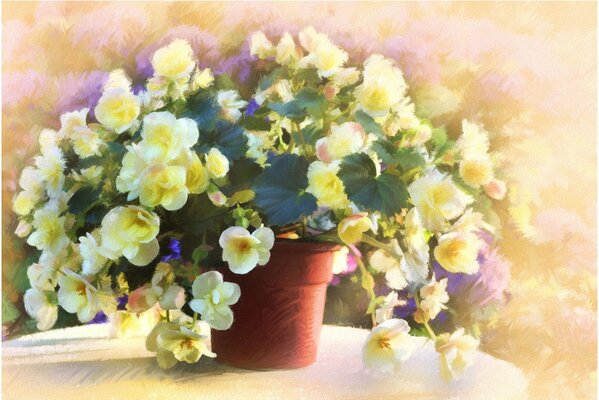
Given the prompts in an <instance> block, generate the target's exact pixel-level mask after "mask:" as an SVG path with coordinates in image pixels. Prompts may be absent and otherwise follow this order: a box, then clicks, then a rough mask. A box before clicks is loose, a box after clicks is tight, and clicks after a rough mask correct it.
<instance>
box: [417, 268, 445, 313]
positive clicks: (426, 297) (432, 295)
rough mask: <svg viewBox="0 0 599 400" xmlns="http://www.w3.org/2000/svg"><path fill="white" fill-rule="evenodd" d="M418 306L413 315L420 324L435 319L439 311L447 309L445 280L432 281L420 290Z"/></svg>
mask: <svg viewBox="0 0 599 400" xmlns="http://www.w3.org/2000/svg"><path fill="white" fill-rule="evenodd" d="M420 298H421V300H420V306H419V307H418V309H417V310H416V312H415V313H414V320H415V321H416V322H418V323H420V324H423V323H425V322H428V321H429V320H431V319H435V318H436V317H437V315H439V313H440V312H441V310H445V309H447V306H446V305H445V303H447V302H448V301H449V296H448V295H447V278H443V279H441V280H440V281H436V280H434V279H433V280H432V281H431V282H429V283H428V284H427V285H425V286H423V287H422V288H420Z"/></svg>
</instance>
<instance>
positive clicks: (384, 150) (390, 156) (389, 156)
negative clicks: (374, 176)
mask: <svg viewBox="0 0 599 400" xmlns="http://www.w3.org/2000/svg"><path fill="white" fill-rule="evenodd" d="M372 150H373V151H374V152H375V153H376V154H377V155H378V156H379V157H380V159H381V160H382V161H383V162H384V163H385V164H387V165H395V164H397V163H398V162H399V160H398V159H397V156H396V155H395V153H396V151H397V148H396V147H395V146H394V145H393V143H391V142H389V141H388V140H385V139H378V140H377V141H375V142H374V143H372Z"/></svg>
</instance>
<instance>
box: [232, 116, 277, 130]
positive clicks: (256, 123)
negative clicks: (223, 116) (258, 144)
mask: <svg viewBox="0 0 599 400" xmlns="http://www.w3.org/2000/svg"><path fill="white" fill-rule="evenodd" d="M239 125H241V126H243V127H244V128H245V129H246V130H248V131H268V130H270V122H268V121H267V120H266V119H265V118H260V117H253V116H252V117H244V118H243V119H242V120H241V121H239Z"/></svg>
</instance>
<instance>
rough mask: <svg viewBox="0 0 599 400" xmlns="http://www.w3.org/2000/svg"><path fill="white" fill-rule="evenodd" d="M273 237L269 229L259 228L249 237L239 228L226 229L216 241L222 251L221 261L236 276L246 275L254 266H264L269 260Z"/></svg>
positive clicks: (246, 232)
mask: <svg viewBox="0 0 599 400" xmlns="http://www.w3.org/2000/svg"><path fill="white" fill-rule="evenodd" d="M274 242H275V235H274V233H273V231H272V230H271V229H270V228H265V227H261V228H258V229H256V230H255V231H254V232H253V233H252V234H251V235H250V233H249V232H248V231H247V229H245V228H242V227H240V226H232V227H230V228H227V229H226V230H225V231H224V232H223V233H222V234H221V235H220V238H219V239H218V244H219V245H220V247H221V248H222V249H223V261H225V262H227V263H228V264H229V268H230V269H231V271H233V272H234V273H236V274H247V273H248V272H250V271H251V270H252V269H254V268H255V267H256V265H265V264H266V263H267V262H268V260H269V259H270V249H272V246H273V245H274Z"/></svg>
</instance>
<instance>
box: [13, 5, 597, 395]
mask: <svg viewBox="0 0 599 400" xmlns="http://www.w3.org/2000/svg"><path fill="white" fill-rule="evenodd" d="M2 11H3V17H2V19H3V21H2V29H3V39H2V74H3V75H2V118H3V124H2V145H3V158H2V192H3V201H2V215H3V221H4V222H3V225H2V229H3V232H2V234H3V239H4V240H3V248H2V258H3V268H2V288H3V291H2V311H3V313H2V314H3V315H2V317H3V321H2V324H3V337H4V338H6V337H10V336H14V335H19V334H23V333H27V332H29V331H30V330H31V329H32V326H33V325H31V323H29V322H28V320H29V318H28V317H27V315H26V314H25V313H24V309H23V304H22V301H21V297H20V296H21V293H23V292H24V290H25V289H27V286H28V282H27V277H26V268H27V266H28V265H29V264H31V262H32V260H31V259H30V258H29V257H30V254H29V253H28V251H27V248H26V247H27V246H26V245H25V244H24V242H23V241H22V240H19V239H18V238H17V237H16V236H15V235H14V230H15V228H16V222H15V221H16V218H15V217H14V215H13V214H12V211H11V204H12V198H13V196H14V193H15V190H16V188H17V182H18V174H19V172H20V169H21V168H22V167H23V166H24V165H25V164H26V163H27V162H28V161H29V160H30V158H31V156H32V155H33V154H34V153H35V152H36V151H37V144H36V143H37V142H36V139H37V134H38V133H39V131H40V130H41V129H42V128H44V127H49V128H54V129H57V128H59V116H60V114H61V113H63V112H65V111H71V110H74V109H79V108H82V107H88V106H90V105H93V104H94V103H95V102H96V101H97V99H98V98H99V95H100V92H99V90H100V88H101V86H102V83H103V82H104V80H105V79H106V77H107V73H108V72H109V71H110V70H112V69H114V68H117V67H123V68H124V69H125V70H126V71H127V73H128V74H129V76H131V77H133V78H134V83H143V81H144V80H145V78H146V77H147V76H148V75H151V73H152V71H151V66H150V63H149V57H150V56H151V54H152V53H153V51H154V50H155V49H157V48H158V47H160V46H161V45H164V44H165V43H168V42H169V41H171V40H172V39H174V38H184V39H187V40H188V41H189V42H190V43H191V44H192V47H193V48H194V51H195V53H196V56H197V58H198V59H199V61H200V64H201V65H202V66H210V67H212V68H213V69H214V70H215V71H216V72H226V73H229V74H231V75H232V76H234V78H235V79H237V80H239V81H243V80H244V79H247V77H248V75H249V69H250V66H251V58H250V56H249V51H248V45H247V37H248V33H250V32H252V31H255V30H263V31H264V32H265V33H267V35H269V36H270V37H274V38H276V37H279V36H280V35H281V33H282V32H284V31H289V32H290V33H292V34H296V33H297V32H298V31H299V30H301V29H302V28H304V27H306V26H308V25H313V26H314V27H315V28H316V29H317V30H319V31H322V32H325V33H327V34H329V36H330V37H331V38H332V39H333V41H335V42H336V43H337V44H338V45H340V46H341V47H344V48H345V49H346V50H347V51H348V53H349V54H350V59H351V61H353V62H360V61H362V60H363V59H364V58H365V57H367V56H368V55H369V54H372V53H375V52H377V53H382V54H384V55H386V56H388V57H391V58H393V59H395V60H396V61H397V62H398V64H399V66H400V67H401V68H402V70H403V71H404V73H405V76H406V80H407V82H408V84H409V85H410V95H411V96H412V98H413V99H414V100H415V103H416V104H417V105H418V106H419V107H420V111H421V112H422V113H424V114H426V115H427V117H429V118H430V119H431V120H432V121H433V122H434V123H435V124H436V125H445V126H446V127H447V128H448V131H449V132H450V133H451V134H453V135H454V136H456V135H457V134H458V132H459V129H460V124H461V120H462V119H464V118H468V119H472V120H476V121H480V122H482V123H483V124H484V126H485V127H486V129H487V130H488V131H489V132H490V133H491V143H492V149H493V150H494V151H496V152H497V153H498V154H499V157H500V161H501V168H500V178H502V179H505V180H506V181H507V182H508V188H509V189H508V196H507V198H506V199H505V200H503V201H501V202H498V203H496V212H497V215H498V218H499V220H500V222H501V226H502V229H501V236H502V242H501V250H500V251H501V253H502V255H503V257H504V258H505V259H506V260H508V261H509V262H510V263H511V264H512V267H511V279H510V283H509V293H510V295H509V301H508V302H507V304H506V305H505V306H504V307H503V308H502V310H501V312H500V313H499V314H498V316H497V317H496V318H494V319H493V321H492V324H491V326H490V327H489V329H488V330H487V332H486V336H485V340H484V348H483V349H484V350H485V351H487V352H489V353H491V354H493V355H495V356H496V357H499V358H502V359H505V360H508V361H509V362H512V363H514V364H515V365H517V366H518V367H520V368H522V370H523V371H524V372H525V374H526V375H527V377H528V379H529V382H530V397H531V398H533V399H536V398H539V399H540V398H543V399H546V398H551V399H586V398H595V396H596V378H597V376H596V361H597V355H596V354H597V321H596V319H597V296H596V290H597V288H596V286H597V279H596V256H597V253H596V238H597V237H596V235H597V232H596V228H597V226H596V221H597V207H596V201H597V197H596V196H597V187H596V185H597V180H596V178H597V176H596V174H597V165H596V163H597V159H596V147H597V138H596V130H597V110H596V107H597V104H596V98H597V75H596V69H597V53H596V49H597V42H596V40H597V39H596V33H597V32H596V29H597V25H596V24H597V21H596V15H597V14H596V13H597V10H596V4H595V3H591V2H588V3H583V2H568V3H542V2H536V3H519V2H509V3H493V2H484V3H482V2H481V3H461V2H452V3H447V2H444V3H366V2H364V3H309V4H301V3H299V2H298V3H256V2H253V3H234V2H229V3H205V2H202V3H186V2H176V3H175V2H169V3H162V2H161V3H153V2H135V3H128V2H118V3H116V2H115V3H110V2H102V3H87V2H86V3H78V2H64V3H61V2H39V3H38V2H6V1H5V2H3V3H2ZM356 286H359V285H356ZM351 290H352V289H347V290H345V289H342V286H336V287H335V288H333V289H332V290H331V291H330V292H331V293H332V294H331V295H330V296H329V302H328V304H327V317H326V318H327V322H330V323H344V324H354V325H355V324H360V318H361V315H352V312H350V308H349V307H346V306H345V304H346V303H345V302H344V301H343V299H347V298H352V296H357V294H355V293H353V292H350V291H351ZM498 384H499V383H498Z"/></svg>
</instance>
